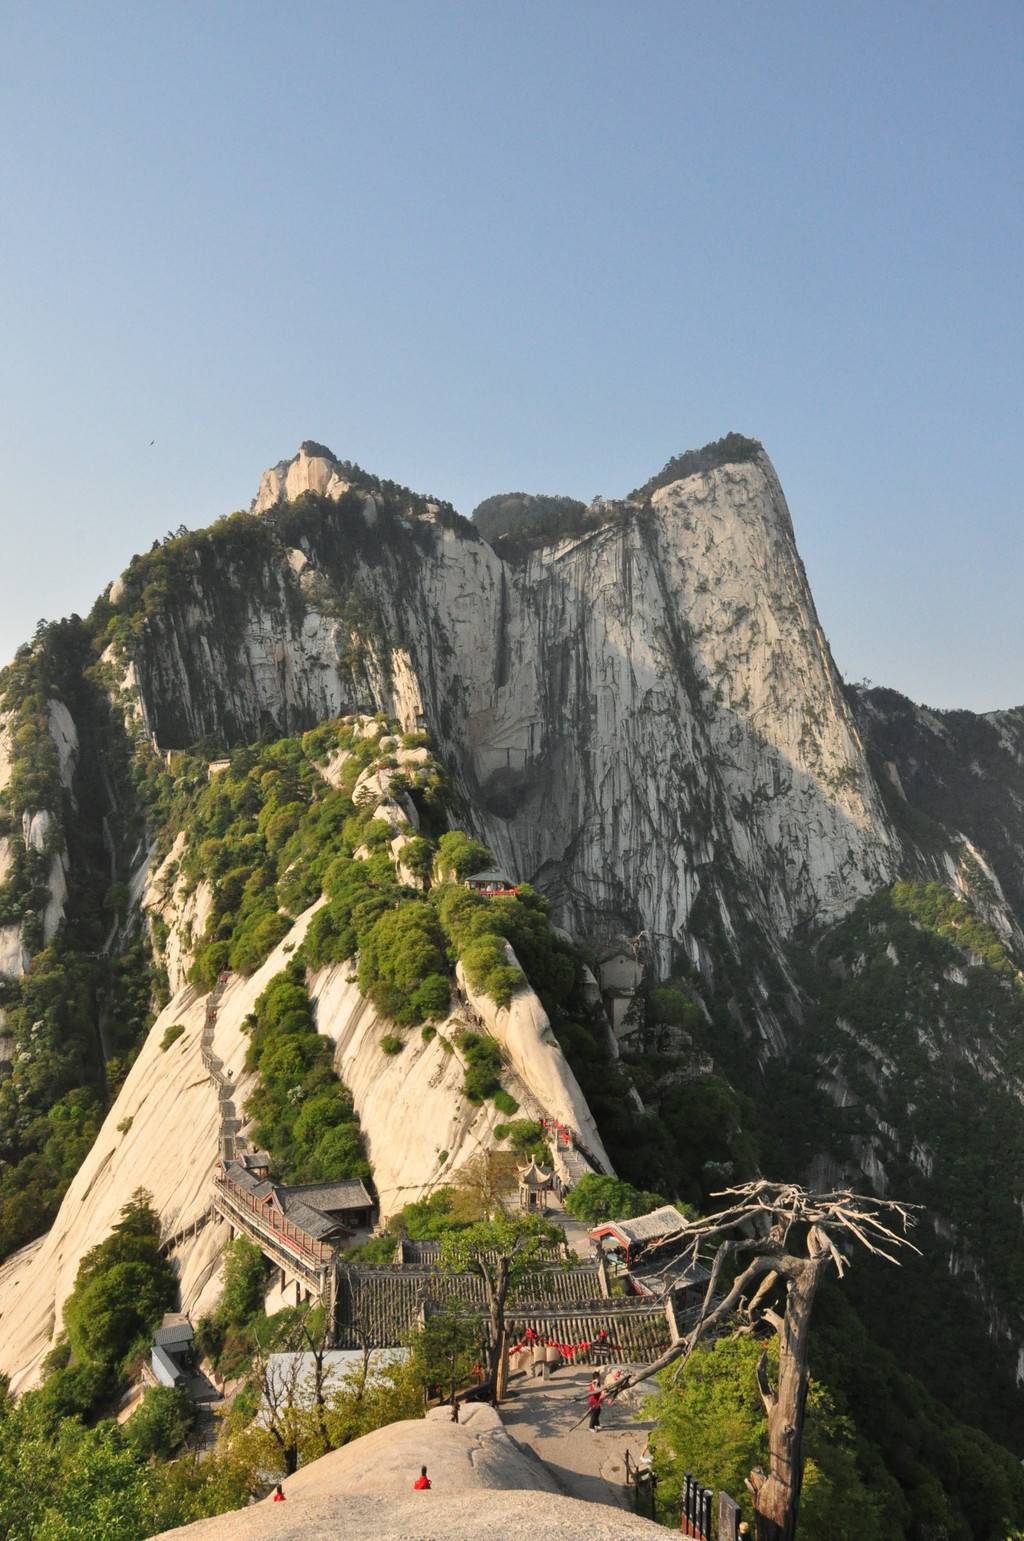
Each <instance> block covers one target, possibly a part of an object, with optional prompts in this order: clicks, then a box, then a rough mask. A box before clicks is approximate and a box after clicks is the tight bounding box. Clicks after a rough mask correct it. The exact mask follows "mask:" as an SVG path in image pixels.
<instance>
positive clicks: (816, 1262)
mask: <svg viewBox="0 0 1024 1541" xmlns="http://www.w3.org/2000/svg"><path fill="white" fill-rule="evenodd" d="M794 1261H795V1259H792V1258H789V1259H786V1262H787V1263H789V1264H791V1265H792V1263H793V1262H794ZM826 1261H827V1259H826V1258H825V1257H821V1258H812V1259H811V1260H810V1261H808V1262H801V1263H799V1264H798V1265H797V1266H796V1267H795V1268H792V1269H791V1271H790V1270H787V1273H788V1279H787V1289H786V1309H785V1313H784V1314H783V1316H782V1318H781V1320H779V1321H778V1324H777V1325H778V1339H779V1384H778V1387H777V1388H776V1389H774V1390H773V1389H772V1387H771V1386H770V1385H769V1383H768V1376H767V1369H766V1365H767V1354H765V1356H764V1358H762V1360H761V1363H760V1364H759V1365H758V1377H757V1378H758V1385H759V1387H760V1390H761V1396H762V1398H763V1400H764V1403H765V1407H766V1408H767V1410H768V1456H769V1463H768V1465H769V1469H768V1476H767V1478H766V1479H765V1480H764V1481H763V1482H761V1483H760V1484H759V1485H757V1490H756V1493H755V1497H754V1513H755V1520H756V1525H757V1541H793V1537H794V1535H795V1534H796V1520H797V1512H798V1509H799V1506H800V1485H801V1483H802V1481H803V1474H804V1461H803V1427H804V1409H805V1407H806V1404H807V1382H808V1378H809V1372H808V1365H807V1360H808V1334H809V1332H810V1325H811V1307H812V1305H813V1303H814V1296H815V1294H816V1292H817V1288H818V1284H819V1283H820V1281H821V1276H822V1273H823V1272H824V1268H825V1263H826Z"/></svg>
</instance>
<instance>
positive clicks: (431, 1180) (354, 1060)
mask: <svg viewBox="0 0 1024 1541" xmlns="http://www.w3.org/2000/svg"><path fill="white" fill-rule="evenodd" d="M354 974H355V965H354V964H352V963H341V964H337V965H334V966H332V967H330V968H326V969H323V970H321V972H320V973H319V974H318V975H317V976H316V978H315V980H314V981H313V984H312V986H311V989H310V996H311V998H312V1000H313V1002H314V1004H315V1008H316V1021H317V1028H318V1030H319V1031H320V1032H321V1033H326V1034H327V1035H328V1037H330V1038H332V1039H333V1040H334V1043H335V1055H334V1067H335V1069H336V1070H337V1072H338V1074H339V1076H341V1078H342V1080H343V1081H344V1082H345V1085H346V1086H347V1087H348V1088H349V1090H350V1091H351V1093H352V1098H353V1101H354V1103H355V1108H356V1112H357V1113H358V1114H359V1119H360V1123H361V1126H362V1130H363V1135H364V1137H365V1139H366V1146H367V1151H368V1153H369V1157H370V1160H371V1161H372V1163H373V1175H374V1182H375V1183H376V1185H377V1193H378V1195H379V1198H380V1205H381V1216H382V1218H385V1219H386V1218H387V1217H388V1216H389V1215H392V1214H395V1213H396V1212H397V1211H398V1210H400V1209H401V1208H402V1206H403V1205H404V1204H409V1203H411V1202H412V1201H413V1200H414V1199H418V1198H421V1197H423V1196H424V1195H425V1194H428V1193H430V1192H431V1191H432V1190H433V1189H435V1188H437V1187H439V1186H441V1185H443V1184H444V1183H449V1182H451V1181H452V1179H453V1177H454V1176H456V1175H457V1174H458V1172H459V1171H460V1169H461V1168H462V1167H464V1166H465V1165H466V1163H467V1162H468V1161H471V1160H472V1158H473V1157H474V1156H475V1155H476V1154H477V1153H478V1152H479V1151H481V1150H493V1149H494V1148H495V1145H496V1144H497V1141H496V1139H495V1136H494V1127H495V1125H496V1124H500V1123H507V1121H508V1119H507V1116H506V1115H505V1114H502V1113H499V1112H498V1111H497V1109H496V1108H495V1107H494V1106H493V1105H492V1104H491V1103H485V1104H484V1105H483V1106H482V1107H479V1108H477V1107H474V1106H473V1104H472V1103H470V1102H467V1100H466V1098H465V1097H464V1096H463V1095H462V1090H461V1088H462V1082H463V1078H464V1075H465V1070H464V1066H463V1064H462V1061H461V1059H460V1057H459V1055H458V1053H457V1052H456V1053H450V1052H448V1051H447V1050H446V1049H445V1048H444V1045H443V1044H442V1042H441V1039H442V1038H447V1039H449V1041H450V1040H451V1038H452V1036H453V1034H456V1033H457V1032H458V1030H459V1029H460V1028H462V1027H466V1026H474V1024H473V1023H472V1022H471V1021H470V1020H469V1019H468V1018H467V1017H466V1016H465V1014H464V1013H463V1012H461V1011H456V1012H455V1013H454V1015H453V1017H452V1018H450V1019H449V1021H448V1022H445V1023H442V1024H441V1025H439V1027H438V1031H437V1036H436V1037H434V1038H432V1039H431V1040H430V1042H429V1043H427V1042H424V1039H423V1037H422V1034H421V1033H420V1031H419V1029H418V1028H414V1029H411V1030H409V1031H408V1032H406V1033H405V1034H404V1035H403V1037H404V1039H405V1048H404V1049H403V1050H402V1051H401V1052H400V1053H399V1054H395V1055H388V1054H385V1053H384V1051H383V1049H382V1048H381V1047H380V1041H381V1039H382V1038H383V1036H384V1034H385V1033H394V1032H395V1028H394V1026H393V1025H392V1024H391V1023H390V1022H389V1021H387V1019H385V1018H382V1017H380V1016H378V1014H377V1012H376V1010H375V1009H374V1007H373V1006H372V1005H371V1003H370V1002H369V1001H365V1000H364V999H363V997H362V996H361V995H360V994H359V991H358V989H357V987H356V985H355V983H354V982H350V981H353V980H354ZM471 1001H472V1005H473V1006H474V1008H475V1009H476V1010H477V1012H478V1015H480V1016H481V1017H483V1019H484V1021H485V1023H486V1025H487V1027H488V1029H489V1030H490V1031H491V1032H492V1033H493V1035H494V1037H495V1038H496V1039H497V1040H498V1042H499V1043H500V1044H501V1045H502V1047H503V1048H504V1049H505V1050H506V1052H507V1054H508V1058H509V1060H510V1061H511V1064H512V1069H513V1072H514V1077H513V1079H512V1083H511V1085H512V1095H513V1096H514V1097H515V1098H516V1100H517V1101H518V1102H519V1104H520V1111H519V1113H518V1114H517V1115H516V1116H517V1117H520V1118H534V1119H539V1118H556V1119H559V1120H561V1121H562V1122H564V1123H568V1124H569V1125H570V1126H571V1127H573V1128H575V1129H577V1130H579V1132H580V1133H581V1134H582V1135H583V1138H584V1140H585V1141H586V1143H587V1144H588V1145H589V1146H590V1148H591V1149H592V1150H594V1152H595V1154H596V1155H597V1156H598V1157H599V1158H600V1159H602V1160H603V1161H604V1163H605V1164H606V1166H607V1169H608V1170H609V1171H611V1163H610V1162H609V1161H608V1158H607V1156H606V1154H605V1152H604V1148H603V1146H602V1145H601V1140H600V1136H599V1135H598V1133H597V1128H596V1126H595V1124H594V1121H593V1118H592V1117H591V1115H590V1110H589V1108H588V1107H587V1104H586V1102H585V1100H584V1098H583V1094H582V1093H581V1092H580V1089H579V1086H578V1085H577V1083H576V1078H575V1077H574V1076H573V1073H572V1071H571V1070H570V1069H569V1066H568V1064H567V1063H566V1060H565V1056H564V1055H563V1054H562V1051H561V1049H560V1048H559V1047H558V1046H557V1044H554V1045H553V1046H551V1045H549V1043H548V1042H547V1039H550V1037H551V1031H550V1027H549V1025H548V1020H547V1017H546V1016H545V1015H544V1010H543V1007H542V1006H541V1004H540V1001H539V1000H538V999H537V997H536V995H535V994H534V993H533V991H532V990H529V989H527V990H523V991H521V992H520V993H519V995H517V996H516V997H515V999H514V1001H513V1005H512V1008H511V1009H510V1010H509V1011H501V1012H499V1011H497V1009H496V1008H495V1007H494V1005H493V1003H492V1002H490V1001H486V1000H483V999H482V998H480V999H478V998H476V997H472V998H471ZM505 1079H506V1080H507V1079H508V1077H507V1076H506V1078H505ZM442 1155H444V1158H445V1159H444V1160H443V1161H442V1160H441V1159H440V1158H441V1156H442Z"/></svg>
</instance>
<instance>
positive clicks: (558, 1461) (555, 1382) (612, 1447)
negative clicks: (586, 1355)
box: [501, 1366, 653, 1511]
mask: <svg viewBox="0 0 1024 1541" xmlns="http://www.w3.org/2000/svg"><path fill="white" fill-rule="evenodd" d="M592 1374H593V1371H592V1370H591V1369H588V1368H586V1367H579V1368H574V1367H572V1366H566V1367H565V1368H564V1369H560V1370H556V1371H555V1372H554V1374H553V1375H552V1377H551V1379H550V1380H549V1381H541V1380H532V1379H527V1377H526V1376H525V1375H515V1376H513V1377H512V1378H511V1380H510V1381H509V1399H508V1401H506V1402H503V1403H502V1404H501V1421H502V1423H504V1425H505V1427H506V1429H507V1430H508V1432H509V1433H510V1434H511V1436H512V1438H513V1439H517V1440H519V1442H520V1443H521V1444H526V1445H529V1446H530V1447H531V1449H533V1450H534V1451H535V1452H536V1453H537V1455H539V1456H540V1458H541V1460H542V1461H543V1462H544V1463H545V1465H546V1466H547V1467H548V1469H549V1470H550V1471H551V1472H552V1473H553V1475H554V1476H555V1477H556V1479H557V1480H558V1482H559V1484H560V1486H561V1487H562V1488H563V1489H564V1490H565V1492H566V1493H567V1494H568V1495H569V1497H570V1498H584V1499H587V1500H589V1502H591V1503H599V1504H613V1505H616V1506H617V1507H619V1508H620V1509H628V1510H630V1511H632V1508H633V1502H632V1497H633V1490H632V1488H627V1487H626V1486H625V1481H626V1451H627V1450H628V1451H629V1452H630V1455H631V1456H632V1458H633V1460H634V1461H636V1460H637V1459H638V1458H639V1456H640V1453H641V1451H642V1450H643V1448H644V1445H645V1444H646V1443H647V1438H648V1435H649V1433H650V1430H651V1429H652V1428H653V1424H652V1423H651V1422H650V1421H646V1422H644V1421H637V1419H636V1417H635V1410H636V1407H637V1405H638V1404H637V1403H635V1402H634V1403H631V1402H626V1401H622V1402H612V1403H611V1404H606V1406H605V1407H604V1408H603V1409H602V1412H601V1428H600V1430H599V1431H598V1432H597V1433H596V1434H591V1433H590V1431H589V1429H588V1428H587V1422H588V1409H587V1390H588V1387H589V1385H590V1377H591V1375H592ZM652 1389H653V1384H652ZM513 1393H514V1394H513Z"/></svg>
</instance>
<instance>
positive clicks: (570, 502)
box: [470, 492, 601, 557]
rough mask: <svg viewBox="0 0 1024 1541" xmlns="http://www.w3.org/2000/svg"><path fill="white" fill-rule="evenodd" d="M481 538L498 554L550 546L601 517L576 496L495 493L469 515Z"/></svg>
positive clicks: (504, 554) (591, 525)
mask: <svg viewBox="0 0 1024 1541" xmlns="http://www.w3.org/2000/svg"><path fill="white" fill-rule="evenodd" d="M470 517H471V518H472V521H473V523H474V525H475V526H476V528H477V529H478V530H479V531H480V534H481V535H482V536H483V538H484V540H486V541H487V542H488V544H489V545H492V546H493V547H494V549H495V550H496V551H497V552H499V553H500V555H501V556H504V557H509V556H513V557H514V556H515V555H518V554H519V553H521V552H525V551H533V550H537V549H538V548H540V547H541V546H551V545H554V544H555V542H556V541H559V540H564V539H565V537H566V536H569V535H582V534H584V533H585V532H586V531H587V530H588V529H595V528H597V527H598V526H599V525H600V523H601V519H600V518H599V517H597V516H595V515H593V514H591V513H590V511H589V510H588V509H587V505H586V504H585V503H580V502H579V501H578V500H577V499H576V498H566V497H544V496H541V495H537V494H534V493H529V492H506V493H499V494H497V495H496V496H495V497H491V498H485V499H484V501H483V502H482V503H478V504H477V506H476V508H474V510H473V513H472V515H471V516H470Z"/></svg>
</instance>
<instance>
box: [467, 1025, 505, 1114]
mask: <svg viewBox="0 0 1024 1541" xmlns="http://www.w3.org/2000/svg"><path fill="white" fill-rule="evenodd" d="M457 1045H458V1049H459V1053H460V1054H461V1055H462V1058H463V1060H464V1061H465V1065H466V1079H465V1081H464V1082H463V1085H462V1092H463V1096H464V1097H466V1098H467V1100H468V1101H469V1102H472V1103H474V1104H475V1105H476V1106H477V1107H479V1106H480V1104H481V1103H482V1102H485V1101H486V1100H487V1098H488V1097H493V1096H494V1095H495V1093H497V1092H499V1091H500V1090H501V1081H500V1076H501V1051H500V1049H499V1048H498V1045H497V1044H496V1043H495V1041H494V1039H493V1038H489V1037H488V1038H484V1037H481V1035H480V1034H479V1033H471V1032H466V1033H463V1034H462V1035H461V1036H460V1037H459V1038H458V1040H457ZM502 1111H504V1109H502Z"/></svg>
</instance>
